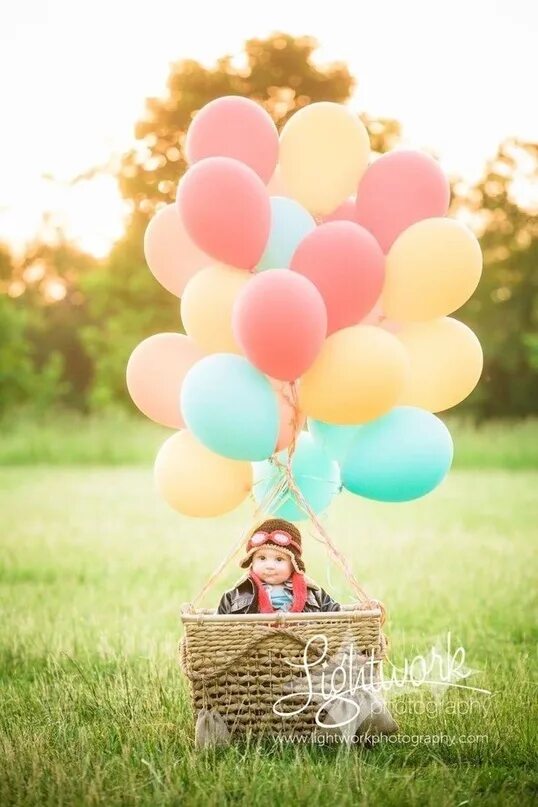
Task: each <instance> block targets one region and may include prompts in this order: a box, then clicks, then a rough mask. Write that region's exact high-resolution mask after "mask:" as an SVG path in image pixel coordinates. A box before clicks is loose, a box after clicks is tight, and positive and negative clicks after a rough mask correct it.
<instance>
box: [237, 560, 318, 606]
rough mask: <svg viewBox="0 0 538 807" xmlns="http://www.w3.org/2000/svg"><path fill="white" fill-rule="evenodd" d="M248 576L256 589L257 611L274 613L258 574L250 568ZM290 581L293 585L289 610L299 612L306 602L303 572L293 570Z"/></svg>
mask: <svg viewBox="0 0 538 807" xmlns="http://www.w3.org/2000/svg"><path fill="white" fill-rule="evenodd" d="M249 577H250V579H251V580H252V582H253V583H254V585H255V586H256V588H257V590H258V613H260V614H273V613H275V609H274V608H273V603H272V602H271V598H270V596H269V594H268V592H267V590H266V588H265V587H264V585H263V581H262V580H260V578H259V577H258V575H257V574H255V573H254V572H253V571H252V569H251V570H250V572H249ZM291 581H292V586H293V603H292V606H291V608H290V611H289V612H290V613H291V612H293V613H299V612H300V611H302V610H303V609H304V607H305V604H306V583H305V579H304V574H299V572H295V571H294V572H293V574H292V576H291Z"/></svg>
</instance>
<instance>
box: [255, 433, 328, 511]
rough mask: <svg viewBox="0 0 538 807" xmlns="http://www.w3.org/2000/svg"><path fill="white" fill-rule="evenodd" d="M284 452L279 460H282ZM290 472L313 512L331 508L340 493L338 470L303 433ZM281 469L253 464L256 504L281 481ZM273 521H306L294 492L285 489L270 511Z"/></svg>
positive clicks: (308, 436)
mask: <svg viewBox="0 0 538 807" xmlns="http://www.w3.org/2000/svg"><path fill="white" fill-rule="evenodd" d="M285 458H286V452H282V454H281V455H280V459H281V460H282V461H285ZM291 472H292V476H293V479H294V482H295V484H296V485H297V487H298V489H299V490H300V492H301V494H302V495H303V496H304V498H305V499H306V501H307V502H308V504H309V506H310V507H311V508H312V510H313V511H314V512H315V513H321V512H322V511H323V510H326V508H327V507H328V506H329V505H330V503H331V501H332V499H333V498H334V496H335V495H336V494H337V493H338V492H339V490H340V470H339V468H338V465H337V463H336V462H334V461H333V460H331V459H329V457H328V455H327V454H326V453H325V451H324V450H323V449H322V448H321V447H320V446H319V445H318V444H317V443H315V442H314V440H313V439H312V436H311V435H310V434H307V433H306V432H303V433H302V434H300V435H299V439H298V440H297V448H296V450H295V453H294V454H293V457H292V460H291ZM283 474H284V472H283V471H282V469H281V468H279V467H278V466H277V465H275V464H274V463H271V462H269V461H266V462H257V463H255V465H254V486H253V492H254V498H255V499H256V501H257V502H258V503H261V502H263V500H264V499H265V498H266V497H267V496H268V495H269V494H270V492H271V490H273V489H274V488H275V487H276V486H277V485H278V484H279V482H281V481H282V480H283V478H284V477H283ZM272 512H273V515H274V516H275V517H276V518H285V519H287V520H288V521H302V520H304V519H307V518H309V516H308V514H307V513H306V512H305V511H304V510H303V508H302V506H301V504H300V502H299V501H298V499H297V497H296V495H295V493H294V492H293V491H292V490H290V489H289V488H288V487H286V489H285V491H284V495H283V497H282V499H281V500H280V502H279V501H277V502H275V505H274V506H273V508H272Z"/></svg>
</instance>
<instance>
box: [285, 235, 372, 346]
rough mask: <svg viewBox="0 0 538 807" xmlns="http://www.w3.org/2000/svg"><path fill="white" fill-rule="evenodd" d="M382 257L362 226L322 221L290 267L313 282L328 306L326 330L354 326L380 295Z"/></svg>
mask: <svg viewBox="0 0 538 807" xmlns="http://www.w3.org/2000/svg"><path fill="white" fill-rule="evenodd" d="M384 266H385V258H384V255H383V253H382V252H381V249H380V247H379V244H378V243H377V241H376V240H375V238H374V237H373V235H371V234H370V233H369V232H368V230H365V229H364V227H360V226H359V225H358V224H354V223H353V222H351V221H332V222H328V223H327V224H321V225H320V226H319V227H317V228H316V229H315V230H314V231H313V232H311V233H310V234H309V235H307V236H306V237H305V238H304V239H303V240H302V241H301V243H300V244H299V246H298V248H297V250H296V252H295V254H294V255H293V258H292V260H291V268H292V269H293V270H294V271H295V272H299V273H300V274H301V275H304V276H305V277H307V278H308V279H309V280H311V281H312V283H314V284H315V285H316V286H317V288H318V289H319V291H320V293H321V296H322V297H323V299H324V300H325V305H326V306H327V317H328V320H327V331H328V333H333V332H334V331H338V330H340V328H346V327H347V326H348V325H355V324H356V323H357V322H359V321H360V320H361V319H362V318H363V317H364V316H365V315H366V314H367V313H368V311H370V309H371V308H372V306H373V305H374V304H375V302H376V300H377V298H378V297H379V295H380V294H381V290H382V288H383V279H384V274H385V271H384Z"/></svg>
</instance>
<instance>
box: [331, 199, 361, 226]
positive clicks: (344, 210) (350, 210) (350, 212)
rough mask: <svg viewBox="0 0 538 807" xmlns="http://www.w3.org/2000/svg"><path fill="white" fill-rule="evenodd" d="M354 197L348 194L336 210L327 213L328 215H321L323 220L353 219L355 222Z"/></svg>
mask: <svg viewBox="0 0 538 807" xmlns="http://www.w3.org/2000/svg"><path fill="white" fill-rule="evenodd" d="M355 204H356V203H355V197H354V196H350V197H349V199H346V201H345V202H342V204H341V205H339V206H338V207H337V208H336V210H333V212H332V213H329V215H328V216H324V217H323V222H324V223H325V222H326V221H354V222H355V224H356V223H357V210H356V207H355Z"/></svg>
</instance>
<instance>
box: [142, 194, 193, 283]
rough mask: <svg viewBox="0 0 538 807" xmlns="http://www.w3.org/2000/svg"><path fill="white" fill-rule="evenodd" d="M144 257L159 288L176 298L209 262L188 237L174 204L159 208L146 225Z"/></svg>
mask: <svg viewBox="0 0 538 807" xmlns="http://www.w3.org/2000/svg"><path fill="white" fill-rule="evenodd" d="M144 255H145V256H146V261H147V264H148V266H149V268H150V269H151V272H152V274H153V275H154V276H155V277H156V279H157V280H158V281H159V283H160V284H161V286H164V288H165V289H166V290H167V291H169V292H171V294H175V295H176V297H181V295H182V293H183V289H184V288H185V286H186V284H187V283H188V281H189V280H190V278H191V277H192V276H193V275H194V274H195V273H196V272H197V271H198V270H199V269H201V268H202V266H206V265H207V263H208V260H209V259H208V257H207V255H206V254H205V253H203V252H202V251H201V250H200V249H198V247H197V246H196V245H195V244H194V243H193V242H192V240H191V239H190V237H189V236H188V234H187V231H186V230H185V227H184V226H183V222H182V221H181V217H180V215H179V211H178V209H177V206H176V205H174V204H172V205H166V207H162V208H161V209H160V210H159V211H158V212H157V213H156V214H155V215H154V216H153V218H152V219H151V221H150V223H149V224H148V226H147V228H146V232H145V234H144Z"/></svg>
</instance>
